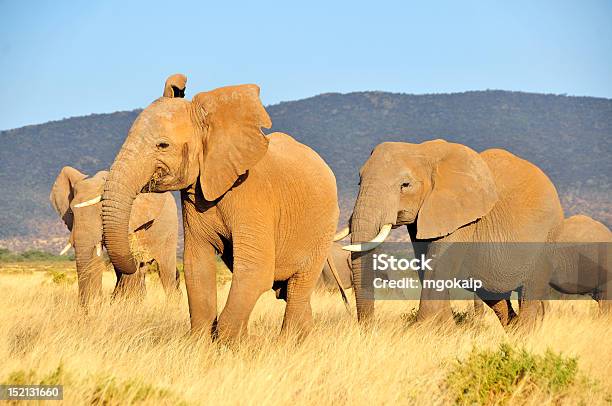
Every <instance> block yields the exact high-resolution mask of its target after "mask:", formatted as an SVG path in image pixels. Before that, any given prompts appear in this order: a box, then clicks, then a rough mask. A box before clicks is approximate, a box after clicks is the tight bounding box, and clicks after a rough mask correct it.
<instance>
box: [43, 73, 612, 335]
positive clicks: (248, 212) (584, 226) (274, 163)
mask: <svg viewBox="0 0 612 406" xmlns="http://www.w3.org/2000/svg"><path fill="white" fill-rule="evenodd" d="M186 82H187V78H186V77H185V76H184V75H181V74H176V75H172V76H170V77H169V78H168V80H167V81H166V84H165V86H164V92H163V96H162V97H161V98H159V99H157V100H155V101H154V102H153V103H151V104H150V105H149V106H148V107H146V108H145V109H144V110H143V111H142V112H141V113H140V114H139V116H138V117H137V118H136V120H135V121H134V123H133V125H132V127H131V128H130V130H129V132H128V134H127V137H126V139H125V141H124V143H123V146H122V147H121V149H120V151H119V153H118V154H117V156H116V158H115V160H114V162H113V164H112V166H111V168H110V170H109V171H103V172H98V173H97V174H95V175H94V176H93V177H87V176H86V175H85V174H83V173H81V172H79V171H78V170H76V169H74V168H71V167H64V168H63V169H62V170H61V172H60V174H59V176H58V177H57V179H56V181H55V184H54V185H53V188H52V191H51V202H52V205H53V207H54V208H55V210H56V211H57V213H58V215H59V216H60V217H61V219H62V220H63V221H64V223H65V224H66V226H67V228H68V229H69V230H70V233H71V234H70V241H69V245H68V246H67V247H66V249H65V250H64V251H67V248H69V246H70V245H72V246H73V247H74V249H75V256H76V263H77V274H78V286H79V302H80V303H81V304H82V305H83V306H87V305H88V303H89V301H90V300H91V299H92V298H94V297H96V296H99V294H100V291H101V279H102V271H103V270H104V269H105V267H106V265H105V262H104V261H103V260H102V259H101V252H102V249H103V247H104V248H106V251H107V253H108V257H109V258H110V261H111V262H112V265H113V266H114V269H115V272H116V275H117V284H116V287H115V291H114V293H113V296H117V295H136V296H142V295H143V294H144V286H145V284H144V274H145V272H144V267H145V266H147V265H148V264H150V263H152V262H155V263H157V268H158V271H159V275H160V279H161V282H162V285H163V288H164V290H165V292H166V294H167V295H168V296H177V295H180V289H179V274H178V272H177V270H176V245H177V228H178V218H177V216H178V214H177V209H176V205H175V203H174V198H173V197H172V195H171V193H170V192H171V191H180V196H181V206H182V216H183V217H182V219H183V227H184V256H183V263H184V277H185V284H186V289H187V298H188V303H189V313H190V318H191V329H192V331H193V332H203V333H205V334H208V335H210V336H211V337H213V338H217V339H220V340H232V339H236V338H238V337H240V336H242V335H245V334H246V333H247V325H248V321H249V317H250V314H251V311H252V310H253V307H254V306H255V303H256V302H257V300H258V299H259V297H260V296H261V294H262V293H264V292H266V291H269V290H270V289H273V290H274V291H275V292H276V296H277V298H279V299H283V300H285V301H286V308H285V314H284V319H283V324H282V329H281V334H284V333H287V332H289V331H297V332H299V333H301V334H304V333H307V332H308V331H309V330H310V329H311V327H312V323H313V321H312V311H311V305H310V297H311V294H312V292H313V290H314V289H315V288H317V286H319V287H330V286H334V285H335V286H337V287H338V288H340V290H341V291H342V294H343V295H344V292H343V289H346V288H353V290H354V293H355V299H356V305H357V317H358V320H359V321H361V322H366V321H368V320H370V319H371V318H372V316H373V314H374V300H373V298H372V297H371V296H370V295H368V294H367V290H368V289H367V288H368V286H367V283H368V281H367V276H366V275H364V272H363V271H362V270H363V269H364V265H365V262H366V261H367V260H368V258H369V257H368V255H369V254H368V252H372V250H375V249H376V248H377V247H378V246H379V245H380V244H381V243H382V242H384V241H385V239H386V238H387V236H388V234H389V233H390V231H391V229H393V228H397V227H401V226H406V228H407V230H408V233H409V235H410V237H411V240H412V242H413V243H418V244H415V252H416V251H417V249H416V247H417V246H418V247H419V250H420V252H422V253H423V254H426V255H427V256H428V257H430V258H433V268H432V271H428V272H423V273H420V274H419V277H420V279H421V282H424V281H427V280H428V279H432V280H434V279H438V278H440V277H441V276H443V275H455V274H458V273H459V272H460V271H465V270H466V269H468V270H469V271H468V272H469V276H470V277H472V278H477V279H480V280H481V281H482V283H483V292H494V293H495V294H496V296H495V297H494V298H492V297H491V296H484V295H482V296H481V297H482V298H483V301H484V302H485V303H486V304H487V305H489V306H490V307H491V308H492V309H493V310H494V311H495V314H496V315H497V316H498V318H499V320H500V322H501V323H502V324H503V325H506V324H509V323H510V322H514V323H516V324H518V325H523V324H525V325H527V324H531V323H533V322H534V321H535V320H537V319H538V318H539V317H541V315H542V314H543V312H544V310H545V309H546V306H545V305H544V304H545V302H544V301H543V300H542V298H543V297H544V296H545V293H546V292H547V291H548V290H550V289H551V287H552V288H554V289H556V290H558V291H561V292H563V293H579V294H589V295H591V296H592V297H593V298H594V299H596V300H598V301H599V303H600V307H601V308H602V309H604V310H606V309H608V310H609V309H610V304H609V303H610V302H609V299H611V295H612V282H608V281H609V279H610V278H609V277H610V270H609V269H610V268H609V267H608V266H605V264H604V266H600V264H599V262H597V261H595V265H593V266H578V265H577V264H580V263H581V261H580V260H578V259H577V258H578V257H580V258H582V256H585V255H586V256H590V257H593V255H595V256H597V253H595V254H593V253H592V252H583V251H584V250H589V249H590V250H593V246H592V244H591V245H588V244H587V245H580V247H581V248H580V249H576V248H575V247H576V243H585V244H586V243H595V242H611V241H612V233H611V232H610V230H608V229H607V228H606V227H605V226H604V225H603V224H601V223H599V222H597V221H595V220H593V219H591V218H589V217H586V216H574V217H570V218H568V219H565V220H564V218H563V217H564V215H563V210H562V208H561V204H560V202H559V197H558V195H557V191H556V189H555V187H554V185H553V184H552V183H551V181H550V179H549V178H548V177H547V176H546V175H545V174H544V173H543V172H542V171H541V170H540V169H539V168H538V167H536V166H535V165H534V164H532V163H530V162H528V161H526V160H524V159H521V158H519V157H517V156H516V155H513V154H512V153H510V152H508V151H505V150H501V149H489V150H486V151H483V152H480V153H478V152H476V151H474V150H472V149H470V148H468V147H467V146H464V145H460V144H455V143H450V142H446V141H444V140H433V141H427V142H424V143H421V144H410V143H399V142H385V143H382V144H380V145H378V146H377V147H376V148H375V149H374V150H373V152H372V154H371V156H370V157H369V158H368V160H367V161H366V162H365V164H364V165H363V167H362V168H361V170H360V172H359V174H360V187H359V194H358V197H357V200H356V202H355V207H354V210H353V213H352V216H351V218H350V222H349V227H347V228H346V229H344V230H343V231H341V232H339V233H336V227H337V224H338V215H339V209H338V200H337V190H336V179H335V177H334V174H333V172H332V171H331V169H330V168H329V166H328V165H327V164H326V163H325V162H324V161H323V159H322V158H321V157H320V156H319V155H318V154H317V153H316V152H315V151H313V150H312V149H311V148H309V147H308V146H306V145H304V144H301V143H299V142H297V141H296V140H294V139H293V138H292V137H290V136H289V135H287V134H283V133H280V132H274V133H272V134H269V135H265V134H264V133H263V132H262V128H270V127H271V126H272V122H271V120H270V117H269V116H268V113H267V112H266V110H265V108H264V106H263V105H262V103H261V101H260V99H259V88H258V87H257V86H255V85H240V86H228V87H223V88H219V89H215V90H211V91H207V92H201V93H198V94H196V95H195V96H194V97H193V98H192V100H191V101H189V100H187V99H185V98H184V96H185V86H186ZM348 236H350V240H351V243H350V245H347V246H344V247H343V246H342V245H340V244H339V243H338V242H334V241H339V240H341V239H343V238H346V237H348ZM462 243H468V244H462ZM481 243H487V244H490V243H494V244H491V245H490V248H489V249H486V250H483V249H479V248H477V246H478V244H481ZM514 243H535V245H534V246H535V247H537V248H535V249H530V250H527V251H526V252H525V253H524V254H523V255H520V256H518V257H517V256H516V255H515V256H514V257H513V260H512V261H507V259H508V258H509V257H510V256H511V253H510V251H511V248H509V247H511V246H512V245H513V244H514ZM549 243H571V244H567V247H566V248H567V249H565V250H564V251H563V250H561V249H560V248H559V249H557V251H556V252H555V253H554V255H552V256H551V255H550V250H549V249H548V248H547V247H548V246H549V245H550V244H549ZM458 247H460V248H458ZM581 249H582V250H583V251H580V250H581ZM451 251H452V252H453V255H452V260H445V259H444V258H448V257H449V256H445V254H446V253H448V252H451ZM217 256H218V257H220V259H221V260H222V261H223V262H224V263H225V265H226V266H227V267H228V268H229V270H230V271H231V272H232V282H231V286H230V290H229V295H228V298H227V302H226V304H225V307H224V308H223V310H222V312H221V313H220V314H219V315H218V314H217V289H216V261H217ZM550 258H554V260H553V261H551V260H550ZM510 262H511V263H510ZM513 291H520V312H519V315H518V316H516V313H515V312H514V310H513V309H512V307H511V305H510V301H509V298H510V294H511V293H512V292H513ZM479 296H480V294H479ZM449 299H450V298H449V293H448V290H443V291H438V290H436V289H431V288H426V287H425V285H423V289H422V290H421V300H420V304H419V310H418V314H417V320H419V321H425V320H438V319H439V320H442V321H444V320H452V312H451V307H450V301H449ZM515 316H516V317H515Z"/></svg>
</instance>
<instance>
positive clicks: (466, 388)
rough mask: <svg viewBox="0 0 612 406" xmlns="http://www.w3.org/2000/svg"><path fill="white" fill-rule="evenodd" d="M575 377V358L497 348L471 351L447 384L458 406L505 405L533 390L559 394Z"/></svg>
mask: <svg viewBox="0 0 612 406" xmlns="http://www.w3.org/2000/svg"><path fill="white" fill-rule="evenodd" d="M577 373H578V361H577V359H576V358H572V357H564V356H562V355H561V354H556V353H554V352H552V351H550V350H547V351H546V353H545V354H544V355H535V354H532V353H530V352H528V351H527V350H525V349H514V348H512V347H511V346H510V345H509V344H501V345H500V347H499V349H497V350H496V351H490V350H487V351H477V350H476V349H474V350H472V352H471V353H470V354H469V356H468V357H467V358H466V359H465V360H464V361H458V363H457V364H456V365H455V366H454V368H453V369H452V370H451V372H450V373H449V375H448V377H447V384H448V387H449V389H450V391H451V393H452V395H453V398H454V401H455V402H456V403H458V404H505V403H507V402H508V401H509V400H510V398H511V397H512V395H513V394H515V393H516V392H521V396H520V398H524V397H525V396H526V395H527V394H528V393H529V392H531V391H533V390H534V389H539V390H541V391H543V392H545V393H548V394H551V395H555V394H559V393H561V392H563V391H564V390H566V389H568V388H569V387H571V386H572V385H573V384H574V382H575V380H576V375H577Z"/></svg>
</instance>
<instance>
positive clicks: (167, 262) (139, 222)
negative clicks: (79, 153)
mask: <svg viewBox="0 0 612 406" xmlns="http://www.w3.org/2000/svg"><path fill="white" fill-rule="evenodd" d="M107 174H108V172H106V171H101V172H98V173H96V174H95V175H94V176H93V177H87V175H85V174H83V173H81V172H79V171H78V170H76V169H74V168H72V167H70V166H65V167H64V168H63V169H62V170H61V172H60V174H59V175H58V177H57V179H56V180H55V183H54V184H53V188H52V189H51V196H50V199H51V204H52V205H53V208H54V209H55V211H56V212H57V213H58V215H59V216H60V218H61V219H62V220H63V221H64V223H65V224H66V227H68V230H69V231H70V240H69V243H68V245H67V246H66V248H64V250H63V251H62V254H63V253H65V252H66V251H68V249H69V248H70V246H71V245H72V246H73V247H74V250H75V256H76V265H77V276H78V285H79V303H80V304H81V305H83V306H87V305H88V303H89V301H90V300H92V299H94V298H96V297H99V295H100V292H101V288H102V272H103V271H104V269H106V263H105V261H104V260H103V259H102V258H101V254H102V247H103V245H104V238H103V237H104V236H103V235H102V204H101V203H100V200H101V195H102V192H103V191H104V184H105V183H106V177H107ZM129 233H130V241H131V249H132V252H133V253H134V257H135V258H136V259H137V260H138V261H139V270H138V272H136V273H134V274H132V275H126V274H122V273H121V272H119V271H120V270H117V269H116V270H115V273H116V274H117V283H116V285H115V290H114V292H113V297H115V296H117V295H122V296H125V295H130V296H131V295H134V296H136V297H142V296H143V295H144V293H145V284H144V269H146V265H148V264H151V263H152V262H153V261H155V262H157V265H158V269H159V276H160V279H161V282H162V286H163V288H164V290H165V292H166V294H167V295H169V296H170V295H173V294H178V292H180V291H179V275H178V271H177V269H176V244H177V234H178V216H177V209H176V203H175V201H174V198H173V197H172V194H171V193H159V194H157V193H143V194H139V195H138V197H137V198H136V200H135V201H134V205H133V208H132V212H131V215H130V224H129Z"/></svg>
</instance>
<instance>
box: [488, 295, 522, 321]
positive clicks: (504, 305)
mask: <svg viewBox="0 0 612 406" xmlns="http://www.w3.org/2000/svg"><path fill="white" fill-rule="evenodd" d="M484 302H485V303H486V304H487V305H488V306H489V307H490V308H491V309H492V310H493V312H494V313H495V315H496V316H497V319H498V320H499V322H500V323H501V325H502V326H504V327H506V326H507V325H508V324H509V323H510V321H511V320H512V319H513V318H514V317H516V313H514V309H512V304H511V303H510V300H509V299H498V300H485V301H484Z"/></svg>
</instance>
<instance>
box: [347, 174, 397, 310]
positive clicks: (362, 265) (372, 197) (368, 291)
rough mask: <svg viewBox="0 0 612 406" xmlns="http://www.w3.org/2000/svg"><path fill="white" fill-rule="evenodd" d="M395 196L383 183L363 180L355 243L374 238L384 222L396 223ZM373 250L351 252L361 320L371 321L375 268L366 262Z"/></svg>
mask: <svg viewBox="0 0 612 406" xmlns="http://www.w3.org/2000/svg"><path fill="white" fill-rule="evenodd" d="M385 197H386V200H385ZM394 198H395V196H393V194H391V192H390V191H388V190H386V188H385V187H384V186H381V184H380V183H377V182H370V183H366V182H363V181H362V186H361V188H360V190H359V196H358V197H357V201H356V202H355V208H354V210H353V216H352V219H351V243H352V244H356V243H362V242H367V241H370V240H372V239H373V238H374V237H375V236H376V235H377V234H378V233H379V231H380V229H381V227H382V226H383V225H384V224H395V222H396V221H397V202H396V201H395V200H394ZM371 253H372V251H370V252H352V253H351V262H352V266H351V271H352V274H353V285H354V290H355V301H356V302H357V318H358V320H359V321H367V320H369V319H371V317H372V316H373V315H374V292H373V286H372V273H371V272H372V270H371V264H367V263H366V260H367V259H368V258H370V254H371ZM366 273H367V274H368V275H366Z"/></svg>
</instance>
